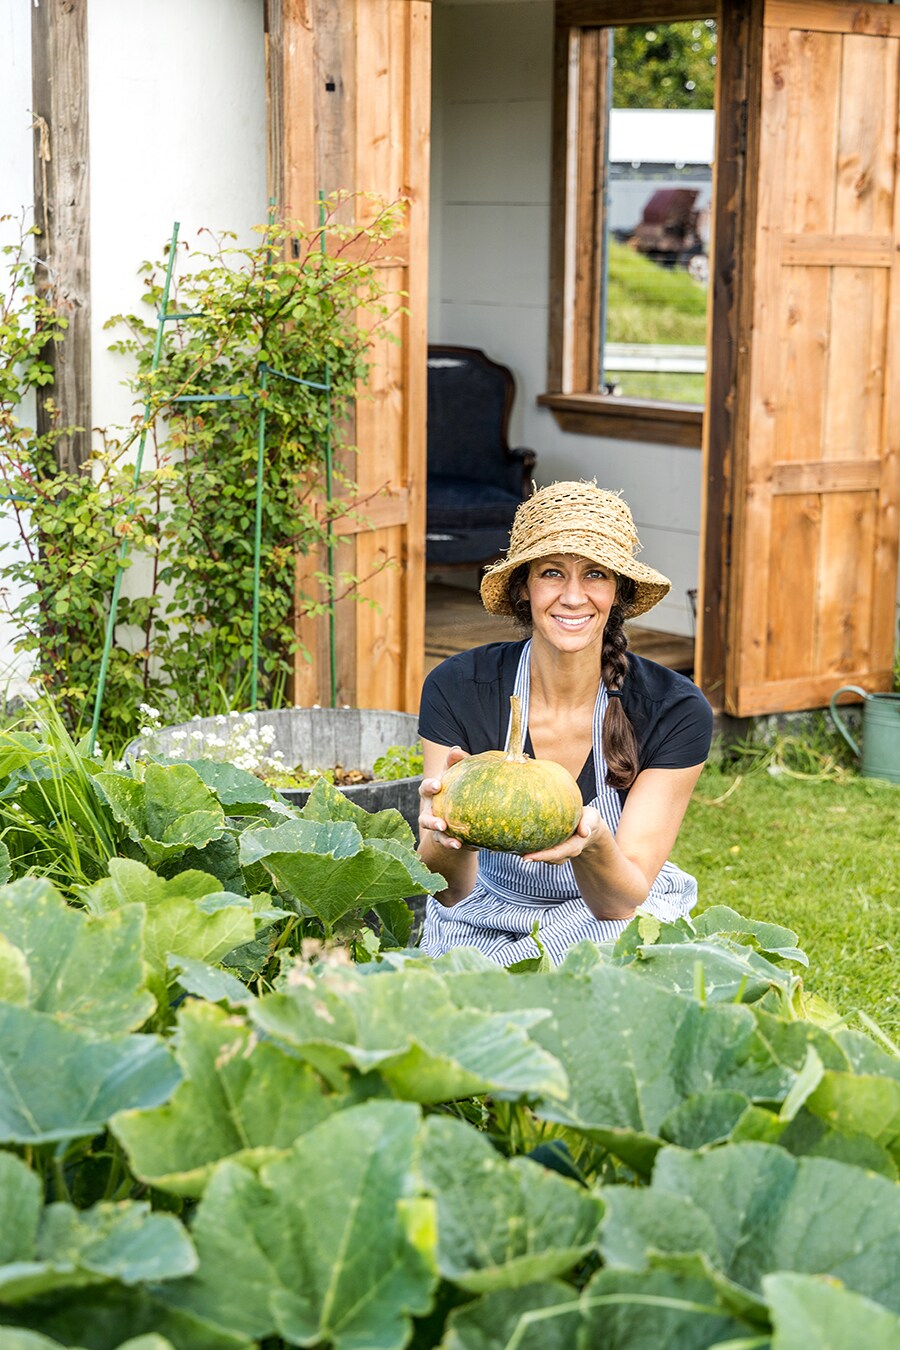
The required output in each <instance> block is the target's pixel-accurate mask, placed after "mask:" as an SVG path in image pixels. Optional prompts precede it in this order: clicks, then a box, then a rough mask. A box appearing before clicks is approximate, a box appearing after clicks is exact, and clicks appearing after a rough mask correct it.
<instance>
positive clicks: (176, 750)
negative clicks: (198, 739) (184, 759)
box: [169, 745, 184, 759]
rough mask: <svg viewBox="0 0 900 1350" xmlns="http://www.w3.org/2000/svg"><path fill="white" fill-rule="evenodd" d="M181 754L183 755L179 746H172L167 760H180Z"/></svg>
mask: <svg viewBox="0 0 900 1350" xmlns="http://www.w3.org/2000/svg"><path fill="white" fill-rule="evenodd" d="M183 753H184V752H183V751H182V749H181V746H180V745H173V746H172V749H171V750H170V751H169V758H170V759H181V756H182V754H183Z"/></svg>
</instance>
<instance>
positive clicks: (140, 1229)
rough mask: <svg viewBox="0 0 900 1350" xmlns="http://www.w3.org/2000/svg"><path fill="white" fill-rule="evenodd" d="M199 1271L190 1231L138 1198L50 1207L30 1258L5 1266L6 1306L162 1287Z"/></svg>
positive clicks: (1, 1299)
mask: <svg viewBox="0 0 900 1350" xmlns="http://www.w3.org/2000/svg"><path fill="white" fill-rule="evenodd" d="M196 1268H197V1257H196V1254H195V1252H194V1248H193V1245H192V1243H191V1241H190V1239H189V1237H188V1235H187V1232H186V1230H185V1229H184V1227H183V1226H182V1224H181V1223H180V1222H179V1220H178V1219H176V1218H175V1217H174V1215H171V1214H154V1213H152V1212H151V1210H150V1206H149V1204H147V1203H145V1202H137V1201H132V1200H126V1201H123V1202H122V1203H121V1204H99V1205H95V1206H94V1207H93V1208H92V1209H87V1210H77V1209H74V1208H73V1207H72V1206H71V1205H68V1204H54V1205H48V1206H47V1208H46V1209H45V1210H44V1211H43V1213H42V1215H41V1217H40V1223H39V1226H38V1230H37V1235H36V1240H35V1243H34V1247H33V1250H32V1251H31V1252H30V1253H29V1255H28V1257H27V1258H22V1257H20V1258H19V1259H18V1260H16V1261H14V1262H11V1263H9V1264H6V1265H0V1305H2V1306H5V1307H12V1306H17V1305H20V1304H23V1303H28V1302H31V1301H33V1300H35V1299H38V1298H42V1297H47V1296H49V1295H53V1296H54V1297H57V1296H58V1295H59V1293H60V1292H61V1291H63V1290H67V1289H78V1288H81V1287H82V1286H85V1285H93V1284H102V1283H104V1282H117V1283H120V1284H125V1285H129V1284H143V1283H156V1282H157V1281H159V1280H173V1279H179V1278H181V1277H183V1276H185V1275H189V1274H191V1272H192V1271H194V1270H195V1269H196Z"/></svg>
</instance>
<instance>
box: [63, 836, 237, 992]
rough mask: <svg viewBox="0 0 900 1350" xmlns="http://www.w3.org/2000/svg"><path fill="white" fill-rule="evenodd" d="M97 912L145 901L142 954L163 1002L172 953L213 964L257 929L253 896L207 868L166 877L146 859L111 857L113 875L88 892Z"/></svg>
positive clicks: (90, 903)
mask: <svg viewBox="0 0 900 1350" xmlns="http://www.w3.org/2000/svg"><path fill="white" fill-rule="evenodd" d="M85 898H86V900H87V903H88V904H89V905H90V907H91V908H92V909H93V910H94V912H96V913H110V912H112V911H114V910H116V909H118V908H120V907H121V906H123V905H127V904H131V903H134V902H138V903H141V904H143V905H144V906H145V907H146V911H147V914H146V920H145V923H144V958H145V960H146V962H147V964H148V966H149V967H150V971H151V980H150V983H151V988H152V989H153V991H154V993H155V994H156V996H157V999H158V1000H159V1001H160V1002H163V1001H164V1000H165V998H166V989H167V987H168V985H169V983H170V982H171V978H172V977H171V975H170V972H169V969H168V959H169V957H170V956H172V955H174V956H188V957H193V958H195V959H196V960H199V961H204V962H206V963H207V964H209V965H214V964H215V963H216V962H217V961H219V960H220V959H221V958H222V957H223V956H224V955H225V954H226V953H227V952H230V951H232V950H233V949H234V948H235V947H238V946H241V945H242V944H243V943H245V942H250V941H251V940H252V938H253V936H254V933H255V931H256V923H255V919H254V913H253V902H252V901H251V900H249V899H248V898H247V897H246V896H243V895H234V894H232V893H231V892H229V891H222V890H220V889H219V883H218V881H217V880H216V878H215V877H211V876H208V875H207V874H206V873H205V872H179V873H178V875H177V876H174V877H172V878H171V880H169V881H166V880H164V879H163V878H162V877H159V876H157V875H156V874H155V873H154V872H151V870H150V868H149V867H145V866H144V864H143V863H139V862H135V861H134V860H133V859H131V858H112V859H111V860H110V863H109V877H108V878H105V879H104V880H103V881H98V882H97V883H96V884H95V885H94V886H92V887H91V888H90V890H89V891H87V892H86V897H85Z"/></svg>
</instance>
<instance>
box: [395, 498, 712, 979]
mask: <svg viewBox="0 0 900 1350" xmlns="http://www.w3.org/2000/svg"><path fill="white" fill-rule="evenodd" d="M639 547H640V545H639V542H638V538H637V532H636V530H635V527H634V521H633V520H632V517H631V512H630V511H629V509H628V507H627V505H626V504H625V502H624V501H622V499H621V497H619V496H618V495H617V494H616V493H612V492H606V491H603V490H602V489H600V488H598V487H597V486H596V485H595V484H594V483H584V482H577V483H553V484H551V485H550V486H549V487H545V488H542V489H540V490H539V491H537V492H536V493H535V494H534V496H532V497H531V498H529V500H528V501H527V502H524V503H523V504H522V506H520V507H519V510H518V511H517V513H516V518H515V521H514V523H513V528H512V534H511V536H510V545H509V549H508V551H507V555H506V557H505V558H504V559H503V560H502V561H501V562H498V563H496V564H495V565H494V566H493V567H492V568H490V570H489V571H488V572H487V573H486V574H485V577H484V580H483V582H482V586H481V595H482V600H483V601H484V605H485V608H486V609H487V610H488V611H489V612H490V613H493V614H506V615H509V616H511V617H512V618H514V619H515V620H516V621H517V623H518V624H519V626H520V627H521V628H523V629H524V630H525V631H526V633H528V634H529V636H527V637H526V638H525V639H524V640H522V641H518V642H495V643H491V644H489V645H488V646H486V647H478V648H475V649H474V650H473V651H469V652H461V653H459V654H458V655H457V656H453V657H450V658H449V660H447V661H444V662H443V663H442V664H441V665H440V666H438V667H437V668H436V669H435V670H433V671H432V672H431V674H430V675H429V676H428V678H427V680H426V682H425V687H424V689H423V693H422V704H421V710H420V717H419V731H420V734H421V736H422V744H423V749H424V779H423V783H422V788H421V797H422V810H421V814H420V817H419V828H420V843H419V851H420V854H421V856H422V858H423V859H424V860H425V861H426V863H427V864H428V866H429V867H430V868H431V869H432V870H434V871H436V872H439V873H440V874H441V875H442V876H443V877H444V878H445V880H446V882H447V887H446V890H444V891H443V892H441V894H440V895H439V896H438V897H435V898H433V899H431V900H429V902H428V911H427V915H426V924H425V932H424V938H423V942H424V945H425V947H426V948H427V950H428V951H429V952H431V953H432V954H434V955H438V954H440V953H441V952H444V951H447V950H448V949H449V948H451V947H456V946H474V947H478V948H479V949H480V950H481V951H483V952H485V953H487V954H488V955H489V956H491V957H492V958H493V959H495V960H496V961H498V962H499V963H501V964H504V965H508V964H510V963H511V962H513V961H517V960H520V959H523V958H527V957H532V956H535V955H536V954H537V952H538V948H537V946H536V943H535V940H534V938H533V936H532V933H533V931H534V926H535V923H537V924H538V926H539V930H540V940H541V944H542V945H543V947H544V948H545V950H546V951H547V953H548V955H549V956H550V958H551V959H552V960H554V961H559V960H561V959H562V957H563V955H564V954H565V952H566V951H567V950H568V948H569V947H570V946H571V945H572V944H573V943H575V942H577V941H580V940H581V939H583V938H588V939H592V940H594V941H608V940H609V939H611V938H614V937H616V936H617V935H618V934H619V933H620V932H621V931H622V929H623V928H624V926H625V924H626V923H627V922H628V920H629V919H630V918H631V917H632V915H633V914H634V911H635V909H636V908H637V907H638V906H639V905H642V906H643V907H644V908H645V909H647V910H649V911H650V912H652V913H654V914H656V915H658V916H659V917H660V918H664V919H673V918H676V917H678V916H679V915H683V914H686V913H687V912H688V911H689V910H690V909H691V908H692V906H693V905H694V903H695V902H696V899H697V885H696V882H695V880H694V878H693V877H690V876H688V875H687V873H685V872H682V871H681V870H680V869H679V868H677V867H676V866H675V865H674V864H673V863H671V862H669V861H667V859H668V854H669V851H670V849H671V848H672V845H673V844H674V842H675V839H676V836H677V834H678V829H679V827H680V825H681V821H682V818H683V816H684V812H685V809H686V807H687V804H688V801H689V799H690V796H691V792H692V791H693V788H694V784H695V783H696V781H697V778H698V777H699V774H700V770H701V768H702V765H703V763H704V761H705V760H706V757H707V755H708V753H709V744H710V737H711V732H712V712H711V709H710V707H709V704H708V703H707V702H706V699H705V698H704V697H703V695H702V694H701V693H700V691H699V689H697V688H696V686H695V685H694V684H693V683H692V682H691V681H690V680H688V679H687V678H686V677H685V676H683V675H679V674H677V673H676V672H674V671H670V670H668V669H666V668H665V667H663V666H658V665H656V664H655V663H654V662H652V661H647V660H644V659H642V658H640V657H637V656H634V655H631V654H629V652H628V643H627V638H626V636H625V632H624V626H623V625H624V622H625V620H626V619H630V618H633V617H634V616H635V615H638V614H643V613H645V612H646V610H648V609H650V608H651V607H652V606H653V605H655V604H656V603H657V602H658V601H659V600H661V599H662V597H663V596H664V595H665V594H666V592H667V591H668V589H669V582H668V580H667V579H666V577H664V576H662V575H661V574H660V573H659V572H657V571H655V570H654V569H653V568H651V567H648V566H646V565H645V564H644V563H641V562H638V561H637V559H636V557H635V553H636V552H637V550H638V548H639ZM513 694H515V695H517V696H518V698H519V700H520V702H521V707H522V721H523V726H524V727H525V728H527V731H526V735H525V750H526V752H527V753H530V754H532V755H534V756H535V757H536V758H538V759H543V760H549V761H553V762H555V763H557V764H561V765H562V766H563V767H564V768H566V769H568V771H569V772H570V773H571V775H572V777H573V778H575V779H576V781H577V783H578V786H579V788H580V789H581V795H582V801H583V806H582V811H581V817H580V820H579V821H578V824H577V825H576V827H575V830H574V832H573V833H572V834H571V836H570V837H569V838H568V839H565V840H564V841H563V842H562V843H560V844H557V845H556V846H555V847H553V848H549V849H544V850H542V851H540V852H535V853H529V854H525V855H524V856H519V855H517V854H513V853H503V852H495V851H490V850H487V849H481V850H475V849H473V848H470V847H469V846H467V845H465V844H464V843H463V842H462V841H461V840H459V839H456V838H454V837H453V835H452V833H451V832H450V831H449V830H448V828H447V822H446V820H444V819H443V818H442V817H440V816H438V815H436V814H435V811H434V803H433V798H434V796H435V794H436V793H437V792H438V791H439V790H440V786H441V781H442V778H443V776H444V775H445V774H446V773H447V771H448V770H449V769H450V768H451V767H452V766H453V765H454V764H456V763H458V762H459V761H460V760H462V759H464V758H465V757H466V756H467V755H470V754H480V753H481V752H483V751H485V750H496V749H498V748H500V747H506V746H507V745H508V742H509V735H510V730H509V726H508V709H509V706H510V703H509V700H510V696H511V695H513ZM510 809H511V810H512V811H515V810H516V809H519V810H521V809H522V808H521V804H520V803H516V802H515V801H513V802H512V803H510Z"/></svg>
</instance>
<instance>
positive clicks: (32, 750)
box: [0, 731, 45, 781]
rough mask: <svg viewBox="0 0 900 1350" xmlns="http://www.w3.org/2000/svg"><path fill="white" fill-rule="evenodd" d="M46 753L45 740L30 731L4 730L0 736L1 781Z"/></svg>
mask: <svg viewBox="0 0 900 1350" xmlns="http://www.w3.org/2000/svg"><path fill="white" fill-rule="evenodd" d="M44 753H45V746H44V744H43V742H42V741H41V740H40V739H39V738H38V737H37V736H35V735H34V734H33V733H32V732H30V731H4V732H3V735H2V737H0V781H2V780H3V779H4V778H8V777H9V775H10V774H11V773H15V771H16V769H22V768H24V767H25V765H26V764H30V763H31V762H32V760H35V759H39V758H40V757H41V755H43V754H44Z"/></svg>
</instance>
